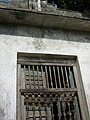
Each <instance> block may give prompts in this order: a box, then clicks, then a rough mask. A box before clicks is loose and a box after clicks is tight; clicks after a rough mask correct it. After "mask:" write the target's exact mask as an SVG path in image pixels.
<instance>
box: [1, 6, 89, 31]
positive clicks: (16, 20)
mask: <svg viewBox="0 0 90 120" xmlns="http://www.w3.org/2000/svg"><path fill="white" fill-rule="evenodd" d="M0 23H10V24H21V25H30V26H35V27H44V28H45V27H47V28H57V29H64V30H76V31H88V32H90V18H88V17H84V16H82V15H81V14H80V13H74V12H71V13H70V12H67V11H64V12H61V13H54V12H42V11H38V12H35V11H30V10H24V9H10V8H0Z"/></svg>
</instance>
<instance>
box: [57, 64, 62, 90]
mask: <svg viewBox="0 0 90 120" xmlns="http://www.w3.org/2000/svg"><path fill="white" fill-rule="evenodd" d="M57 72H58V80H59V86H60V88H61V81H60V73H59V67H58V66H57Z"/></svg>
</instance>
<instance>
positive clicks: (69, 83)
mask: <svg viewBox="0 0 90 120" xmlns="http://www.w3.org/2000/svg"><path fill="white" fill-rule="evenodd" d="M68 70H69V86H70V88H72V85H71V76H70V74H71V70H70V67H68Z"/></svg>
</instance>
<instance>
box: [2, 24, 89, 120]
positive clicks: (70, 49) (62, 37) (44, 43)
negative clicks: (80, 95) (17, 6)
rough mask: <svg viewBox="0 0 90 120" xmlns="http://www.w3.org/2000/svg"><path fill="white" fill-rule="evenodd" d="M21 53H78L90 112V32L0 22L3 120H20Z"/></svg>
mask: <svg viewBox="0 0 90 120" xmlns="http://www.w3.org/2000/svg"><path fill="white" fill-rule="evenodd" d="M17 52H27V53H49V54H62V55H77V56H78V59H79V64H80V70H81V74H82V80H83V84H84V88H85V94H86V98H87V102H88V108H89V112H90V33H84V32H83V33H82V32H72V31H63V30H55V29H54V30H52V29H40V28H32V27H25V26H12V25H0V120H16V80H17Z"/></svg>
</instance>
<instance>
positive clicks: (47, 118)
mask: <svg viewBox="0 0 90 120" xmlns="http://www.w3.org/2000/svg"><path fill="white" fill-rule="evenodd" d="M45 111H46V120H49V115H48V114H49V113H48V108H47V103H45Z"/></svg>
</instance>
